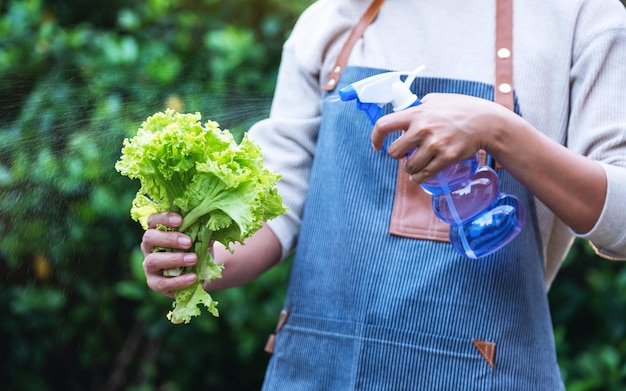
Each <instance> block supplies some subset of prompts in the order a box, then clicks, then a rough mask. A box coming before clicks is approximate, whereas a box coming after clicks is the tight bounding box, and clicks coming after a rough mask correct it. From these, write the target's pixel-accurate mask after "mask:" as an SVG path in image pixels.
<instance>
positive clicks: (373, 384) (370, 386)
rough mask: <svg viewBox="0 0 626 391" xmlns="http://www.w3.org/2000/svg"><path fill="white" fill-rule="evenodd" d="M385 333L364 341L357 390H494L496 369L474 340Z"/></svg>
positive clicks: (392, 331)
mask: <svg viewBox="0 0 626 391" xmlns="http://www.w3.org/2000/svg"><path fill="white" fill-rule="evenodd" d="M385 333H386V334H388V335H387V336H388V337H389V338H388V339H383V338H379V337H376V338H366V339H364V340H363V343H362V348H361V349H362V351H361V354H360V356H361V360H360V365H359V373H358V374H357V379H362V380H360V381H361V382H362V384H357V387H356V388H357V389H363V390H432V391H435V390H491V388H492V381H493V376H494V369H493V368H492V367H491V366H490V365H489V363H488V362H487V361H486V360H485V359H484V358H483V356H482V355H481V352H480V351H479V350H478V349H477V347H476V345H475V344H474V343H473V342H472V340H471V339H460V338H452V337H443V336H436V335H430V334H422V333H417V334H415V333H406V332H403V331H395V332H394V330H387V331H386V332H385ZM377 334H380V330H378V333H377Z"/></svg>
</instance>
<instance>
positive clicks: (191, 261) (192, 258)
mask: <svg viewBox="0 0 626 391" xmlns="http://www.w3.org/2000/svg"><path fill="white" fill-rule="evenodd" d="M183 262H185V263H186V264H188V265H193V264H194V263H196V256H195V255H192V254H187V255H185V256H184V257H183Z"/></svg>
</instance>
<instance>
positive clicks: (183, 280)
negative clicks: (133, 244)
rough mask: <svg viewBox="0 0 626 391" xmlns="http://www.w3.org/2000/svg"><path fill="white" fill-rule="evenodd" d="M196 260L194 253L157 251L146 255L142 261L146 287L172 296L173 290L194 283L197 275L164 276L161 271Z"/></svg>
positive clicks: (192, 262) (186, 264)
mask: <svg viewBox="0 0 626 391" xmlns="http://www.w3.org/2000/svg"><path fill="white" fill-rule="evenodd" d="M197 260H198V258H197V256H196V254H194V253H181V252H157V253H152V254H150V255H148V256H147V257H146V258H145V259H144V261H143V263H142V267H143V270H144V273H145V275H146V282H147V284H148V287H150V289H152V290H153V291H155V292H158V293H162V294H164V295H167V296H172V295H173V292H174V291H176V290H179V289H183V288H186V287H188V286H189V285H191V284H192V283H194V282H195V281H196V279H197V277H196V275H195V274H194V273H187V274H182V275H180V276H176V277H164V276H163V271H164V270H166V269H172V268H181V267H187V266H191V265H193V264H195V263H196V262H197Z"/></svg>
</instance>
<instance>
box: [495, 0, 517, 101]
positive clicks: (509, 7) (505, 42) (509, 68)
mask: <svg viewBox="0 0 626 391" xmlns="http://www.w3.org/2000/svg"><path fill="white" fill-rule="evenodd" d="M495 50H496V56H495V58H496V81H495V86H494V87H495V90H494V101H495V102H496V103H499V104H501V105H502V106H504V107H506V108H508V109H509V110H514V99H513V0H497V1H496V48H495Z"/></svg>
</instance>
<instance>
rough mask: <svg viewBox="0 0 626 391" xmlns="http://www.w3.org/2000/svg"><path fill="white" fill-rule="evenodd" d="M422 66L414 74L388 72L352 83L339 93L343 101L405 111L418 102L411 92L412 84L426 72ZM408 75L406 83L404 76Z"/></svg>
mask: <svg viewBox="0 0 626 391" xmlns="http://www.w3.org/2000/svg"><path fill="white" fill-rule="evenodd" d="M424 68H425V66H424V65H420V66H419V67H417V68H416V69H415V70H413V71H412V72H386V73H381V74H378V75H374V76H371V77H368V78H366V79H363V80H360V81H357V82H355V83H352V84H351V85H350V86H348V87H346V88H343V89H341V90H340V91H339V95H340V97H341V99H342V100H344V101H345V100H352V99H355V98H358V99H359V101H361V102H362V103H373V104H376V105H379V106H384V105H386V104H387V103H391V104H392V105H393V109H394V111H400V110H404V109H406V108H407V107H409V106H411V105H412V104H413V103H415V101H417V99H418V98H417V95H415V94H413V93H412V92H411V84H412V83H413V81H414V80H415V77H416V76H417V74H418V73H420V72H421V71H422V70H424ZM404 75H407V77H406V79H405V81H404V82H403V81H402V76H404Z"/></svg>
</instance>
